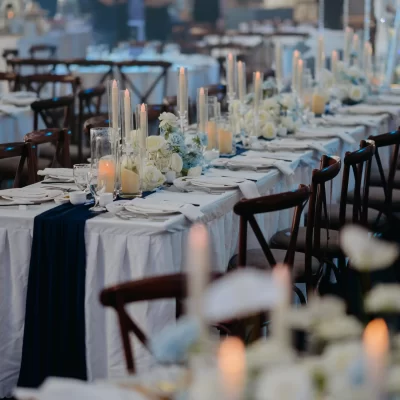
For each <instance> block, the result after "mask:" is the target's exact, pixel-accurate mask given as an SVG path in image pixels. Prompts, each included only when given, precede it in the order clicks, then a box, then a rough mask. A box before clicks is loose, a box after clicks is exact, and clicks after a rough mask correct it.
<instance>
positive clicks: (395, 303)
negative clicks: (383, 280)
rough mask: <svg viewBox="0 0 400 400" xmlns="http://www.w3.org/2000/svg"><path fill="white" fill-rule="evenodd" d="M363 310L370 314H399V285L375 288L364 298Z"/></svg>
mask: <svg viewBox="0 0 400 400" xmlns="http://www.w3.org/2000/svg"><path fill="white" fill-rule="evenodd" d="M365 309H366V311H367V312H370V313H399V312H400V285H398V284H394V283H393V284H386V285H382V284H381V285H377V286H375V287H374V288H373V289H372V290H371V291H370V292H369V293H368V294H367V296H366V298H365Z"/></svg>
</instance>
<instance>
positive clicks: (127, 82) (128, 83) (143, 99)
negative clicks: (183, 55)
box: [116, 61, 172, 103]
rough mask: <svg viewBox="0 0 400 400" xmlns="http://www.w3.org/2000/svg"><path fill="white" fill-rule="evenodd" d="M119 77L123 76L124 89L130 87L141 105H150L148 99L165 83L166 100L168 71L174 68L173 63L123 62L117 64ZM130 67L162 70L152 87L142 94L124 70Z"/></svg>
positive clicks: (163, 95) (163, 94) (164, 93)
mask: <svg viewBox="0 0 400 400" xmlns="http://www.w3.org/2000/svg"><path fill="white" fill-rule="evenodd" d="M116 66H117V68H118V72H119V75H120V76H121V80H122V82H121V85H122V87H129V88H131V89H132V91H133V92H134V93H135V94H136V95H137V96H138V97H139V99H140V103H148V99H149V98H150V96H151V95H152V93H153V91H154V90H155V89H156V87H157V85H158V84H159V83H161V81H163V93H162V97H163V98H164V97H165V96H166V95H167V87H168V71H169V69H170V68H171V66H172V63H169V62H166V61H123V62H118V63H116ZM129 67H148V68H158V69H161V71H160V73H159V74H158V75H157V76H156V77H155V79H154V81H153V82H152V84H151V85H150V87H149V88H148V89H147V90H146V91H145V92H144V93H142V92H141V91H140V90H139V89H138V88H137V87H136V85H135V84H134V83H133V82H132V80H131V79H130V78H129V76H128V75H127V74H126V73H125V72H124V68H129Z"/></svg>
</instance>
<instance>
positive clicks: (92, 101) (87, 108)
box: [71, 85, 106, 162]
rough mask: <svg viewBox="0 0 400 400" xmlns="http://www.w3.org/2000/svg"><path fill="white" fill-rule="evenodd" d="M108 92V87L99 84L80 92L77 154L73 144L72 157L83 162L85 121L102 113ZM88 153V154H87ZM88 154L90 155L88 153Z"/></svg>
mask: <svg viewBox="0 0 400 400" xmlns="http://www.w3.org/2000/svg"><path fill="white" fill-rule="evenodd" d="M105 92H106V88H105V87H104V86H103V85H97V86H95V87H92V88H88V89H82V90H80V91H79V93H78V99H79V114H78V126H77V127H76V132H77V138H76V139H77V144H78V145H77V154H73V153H74V148H73V147H72V146H71V158H73V159H74V158H76V159H77V161H78V162H82V159H83V156H84V154H83V144H84V138H83V129H84V123H85V121H86V120H87V119H89V118H91V117H95V116H100V114H101V100H102V98H103V96H104V94H105ZM86 155H87V154H86ZM87 156H88V155H87Z"/></svg>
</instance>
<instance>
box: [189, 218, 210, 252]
mask: <svg viewBox="0 0 400 400" xmlns="http://www.w3.org/2000/svg"><path fill="white" fill-rule="evenodd" d="M189 244H190V247H192V246H193V247H196V248H198V249H203V250H204V249H206V248H207V246H208V232H207V229H206V227H205V226H204V225H203V224H196V225H193V226H192V227H191V229H190V232H189Z"/></svg>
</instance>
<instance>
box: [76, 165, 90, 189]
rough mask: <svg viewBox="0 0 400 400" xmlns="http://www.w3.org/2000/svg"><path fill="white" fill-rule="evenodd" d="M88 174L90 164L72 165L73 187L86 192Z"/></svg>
mask: <svg viewBox="0 0 400 400" xmlns="http://www.w3.org/2000/svg"><path fill="white" fill-rule="evenodd" d="M89 172H90V164H74V166H73V174H74V181H75V185H76V186H77V187H78V188H79V189H80V190H82V191H85V192H86V191H88V186H89V183H88V174H89Z"/></svg>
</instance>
